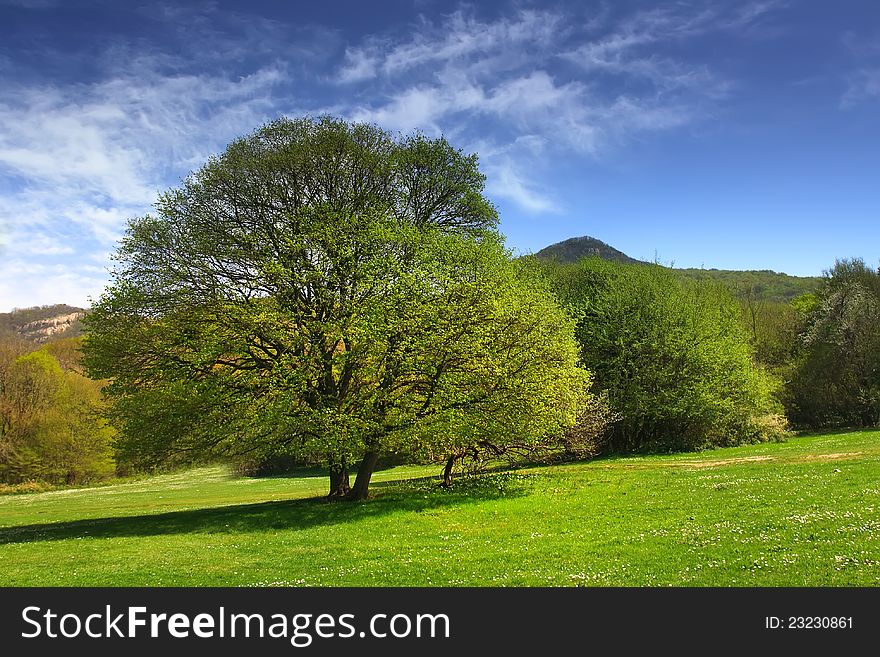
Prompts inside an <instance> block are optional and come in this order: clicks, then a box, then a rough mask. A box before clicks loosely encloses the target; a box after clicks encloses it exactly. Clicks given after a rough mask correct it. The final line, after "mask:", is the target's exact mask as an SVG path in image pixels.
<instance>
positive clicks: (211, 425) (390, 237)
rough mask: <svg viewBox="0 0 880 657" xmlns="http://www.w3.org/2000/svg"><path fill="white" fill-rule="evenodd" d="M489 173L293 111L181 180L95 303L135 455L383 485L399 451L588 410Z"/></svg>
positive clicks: (555, 318)
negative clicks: (316, 465) (230, 460)
mask: <svg viewBox="0 0 880 657" xmlns="http://www.w3.org/2000/svg"><path fill="white" fill-rule="evenodd" d="M483 180H484V178H483V176H482V174H481V173H480V172H479V170H478V168H477V161H476V157H475V156H472V155H464V154H462V153H461V152H459V151H457V150H455V149H453V148H452V147H451V146H450V145H449V144H448V143H447V142H446V141H445V140H444V139H442V138H440V139H428V138H426V137H424V136H421V135H415V136H410V137H402V138H394V137H392V136H391V135H389V134H388V133H386V132H384V131H382V130H380V129H379V128H377V127H375V126H370V125H363V124H348V123H346V122H343V121H340V120H336V119H332V118H321V119H318V120H311V119H300V120H287V119H283V120H279V121H276V122H273V123H270V124H268V125H267V126H265V127H263V128H261V129H260V130H258V131H257V132H255V133H254V134H252V135H250V136H248V137H246V138H243V139H240V140H238V141H236V142H234V143H233V144H231V145H230V146H229V147H228V149H227V150H226V151H225V153H223V154H222V155H221V156H219V157H217V158H214V159H212V160H211V161H210V162H208V164H206V165H205V166H204V167H203V168H202V169H201V170H199V171H198V172H196V173H195V174H193V175H192V176H190V177H189V178H188V179H187V180H186V181H185V183H184V184H183V185H182V186H181V187H179V188H176V189H172V190H170V191H169V192H167V193H165V194H163V195H162V196H161V197H160V199H159V202H158V203H157V205H156V214H155V215H149V216H145V217H142V218H138V219H135V220H133V221H131V222H130V225H129V229H128V231H127V233H126V236H125V237H124V239H123V240H122V242H121V245H120V247H119V250H118V253H117V260H118V266H117V268H116V270H115V272H114V281H113V283H112V284H111V286H109V287H108V289H107V290H106V292H105V294H104V295H103V296H102V298H101V299H100V300H99V301H98V302H97V303H96V304H95V306H94V308H93V311H92V312H91V313H90V315H89V316H88V318H87V323H88V328H89V333H88V335H87V339H86V342H85V347H84V351H85V363H86V366H87V368H88V371H89V372H90V373H91V374H92V375H93V376H98V377H102V378H105V377H106V378H110V379H112V382H111V384H110V385H109V386H108V388H107V391H108V394H109V395H110V396H111V398H112V399H113V400H114V405H113V409H114V411H113V413H114V420H115V423H116V424H117V425H118V426H119V428H120V429H121V431H122V433H123V439H122V440H121V442H120V449H121V453H122V455H123V457H125V458H128V459H130V460H132V461H135V462H139V463H150V462H155V461H158V460H167V459H171V458H175V455H180V454H188V455H189V454H204V453H233V454H242V453H251V454H257V455H260V454H277V453H278V452H281V451H288V452H290V453H294V454H297V455H300V456H307V457H308V458H311V459H320V460H323V461H325V462H326V463H327V464H328V465H329V466H330V470H331V477H330V479H331V481H330V494H331V495H332V496H338V497H342V496H346V497H348V498H353V499H363V498H365V497H366V496H367V492H368V486H369V481H370V477H371V475H372V473H373V471H374V468H375V467H376V464H377V460H378V458H379V455H380V453H381V452H382V451H383V450H386V451H394V452H397V453H408V454H415V453H423V452H424V451H425V450H426V448H428V449H430V445H434V447H435V448H436V449H441V448H443V446H444V445H447V446H448V445H449V444H450V443H455V442H456V441H457V440H465V439H467V438H466V437H467V436H470V435H471V434H474V433H479V432H483V433H484V434H490V435H493V436H495V437H497V438H498V439H499V440H501V441H504V440H538V439H540V437H541V436H544V435H546V434H548V433H551V432H554V431H557V432H558V431H561V430H562V429H564V427H565V426H567V425H569V424H571V423H573V422H574V419H575V417H576V415H577V413H578V409H579V405H580V404H581V403H582V402H583V401H584V398H585V396H584V388H585V382H586V378H585V373H584V371H583V370H581V369H580V368H579V367H578V366H577V350H576V347H575V344H574V342H573V338H572V335H571V326H570V324H569V321H568V320H567V318H566V316H565V315H564V314H563V313H562V312H561V311H560V310H559V308H558V307H556V305H555V304H554V303H553V301H552V300H551V298H550V295H549V294H548V292H547V290H546V288H543V287H541V285H540V284H539V283H537V282H536V281H534V280H533V279H531V278H530V277H528V276H526V275H524V274H523V272H522V271H521V270H520V269H518V268H517V267H515V266H514V264H513V263H511V261H510V257H509V254H508V253H507V252H506V250H505V249H504V247H503V243H502V240H501V238H500V237H499V235H498V234H497V232H496V231H495V224H496V222H497V215H496V213H495V210H494V209H493V207H492V205H491V204H490V203H489V202H488V201H487V200H486V199H485V198H484V197H483V195H482V189H483ZM450 435H455V436H459V438H456V439H452V438H450ZM354 459H359V460H360V465H359V467H358V475H357V480H356V481H355V484H354V486H353V487H351V489H349V482H348V474H347V473H348V464H349V463H350V462H352V461H353V460H354Z"/></svg>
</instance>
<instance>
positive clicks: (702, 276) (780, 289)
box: [675, 269, 822, 303]
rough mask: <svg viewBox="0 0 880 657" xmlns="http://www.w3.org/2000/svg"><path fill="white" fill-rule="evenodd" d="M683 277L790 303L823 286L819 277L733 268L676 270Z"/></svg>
mask: <svg viewBox="0 0 880 657" xmlns="http://www.w3.org/2000/svg"><path fill="white" fill-rule="evenodd" d="M675 271H676V272H677V273H678V274H679V275H680V276H682V277H684V278H691V279H695V280H712V281H715V282H716V283H722V284H723V285H726V286H727V287H728V288H729V289H730V290H731V291H732V292H734V293H735V294H737V295H738V296H743V297H745V296H747V295H749V294H751V295H752V297H753V298H755V299H759V300H764V301H777V302H782V303H785V302H788V301H791V300H792V299H794V298H795V297H799V296H800V295H802V294H808V293H810V292H813V291H814V290H815V289H816V288H817V287H819V281H821V280H822V279H821V277H819V276H789V275H788V274H783V273H780V272H775V271H770V270H769V269H762V270H758V271H755V270H747V271H736V270H730V269H676V270H675Z"/></svg>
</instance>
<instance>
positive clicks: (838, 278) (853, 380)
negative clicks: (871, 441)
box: [788, 260, 880, 428]
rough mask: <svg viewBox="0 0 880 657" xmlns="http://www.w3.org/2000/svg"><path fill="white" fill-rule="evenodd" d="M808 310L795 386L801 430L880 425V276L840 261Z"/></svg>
mask: <svg viewBox="0 0 880 657" xmlns="http://www.w3.org/2000/svg"><path fill="white" fill-rule="evenodd" d="M801 305H802V307H803V308H804V310H805V311H806V318H805V321H804V330H803V332H802V334H801V347H802V351H801V353H800V356H799V358H798V360H797V362H796V364H795V368H794V372H793V374H792V377H791V382H790V384H789V391H788V392H789V397H788V402H789V407H790V408H789V412H790V415H791V417H792V420H793V421H794V422H796V423H797V424H799V425H802V426H809V427H813V428H819V427H827V426H866V427H867V426H877V424H878V423H880V273H878V272H877V271H875V270H873V269H871V268H869V267H867V266H866V265H865V263H864V261H862V260H839V261H837V262H836V263H835V265H834V267H833V268H832V269H831V270H829V271H828V272H826V274H825V278H824V279H823V281H822V285H821V286H820V287H819V289H818V290H817V292H816V294H815V298H814V299H806V300H804V301H803V302H802V304H801Z"/></svg>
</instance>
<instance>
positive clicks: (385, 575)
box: [0, 431, 880, 587]
mask: <svg viewBox="0 0 880 657" xmlns="http://www.w3.org/2000/svg"><path fill="white" fill-rule="evenodd" d="M438 474H439V473H438V468H437V467H436V466H432V467H422V466H406V467H398V468H392V469H386V470H380V471H378V472H377V473H376V474H375V476H374V481H375V486H374V488H373V489H372V493H373V498H372V499H371V500H369V501H367V502H357V503H341V502H326V501H324V500H322V499H320V496H322V495H323V494H324V493H325V492H326V491H325V487H326V478H325V477H324V476H319V473H317V472H302V473H299V474H298V475H297V476H286V477H272V478H245V477H236V476H233V475H232V474H231V473H230V472H229V471H228V470H227V469H226V468H225V467H223V466H211V467H204V468H198V469H194V470H190V471H184V472H178V473H174V474H167V475H160V476H155V477H151V478H146V479H142V480H137V481H129V482H124V483H115V484H111V485H107V486H101V487H94V488H83V489H69V490H57V491H51V492H45V493H33V494H25V495H5V496H2V497H0V583H2V584H3V585H6V586H220V585H223V586H746V587H753V586H877V585H878V584H880V476H878V475H880V432H878V431H858V432H848V433H834V434H823V435H808V436H800V437H796V438H791V439H789V440H788V441H787V442H783V443H763V444H758V445H747V446H741V447H733V448H725V449H716V450H711V451H706V452H700V453H687V454H681V453H680V454H669V455H651V456H627V457H620V458H603V459H596V460H592V461H588V462H580V463H568V464H561V465H549V466H532V467H527V468H521V469H517V470H511V471H499V472H493V473H489V474H485V475H482V476H479V477H470V478H460V479H459V480H457V482H456V484H455V485H454V486H453V487H452V488H451V489H449V490H446V489H443V488H441V487H439V485H438V483H439V479H438Z"/></svg>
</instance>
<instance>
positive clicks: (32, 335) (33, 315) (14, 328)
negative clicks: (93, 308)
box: [0, 303, 85, 344]
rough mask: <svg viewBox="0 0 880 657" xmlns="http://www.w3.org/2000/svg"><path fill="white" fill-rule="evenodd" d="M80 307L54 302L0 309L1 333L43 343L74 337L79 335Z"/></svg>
mask: <svg viewBox="0 0 880 657" xmlns="http://www.w3.org/2000/svg"><path fill="white" fill-rule="evenodd" d="M84 314H85V310H84V309H83V308H77V307H75V306H68V305H66V304H63V303H59V304H55V305H54V306H34V307H33V308H16V309H15V310H13V311H12V312H11V313H0V333H4V332H5V333H14V334H15V335H17V336H19V337H21V338H23V339H25V340H28V341H29V342H34V343H36V344H43V343H44V342H47V341H49V340H55V339H57V338H73V337H77V336H79V335H82V332H83V327H82V321H81V320H82V318H83V315H84Z"/></svg>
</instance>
